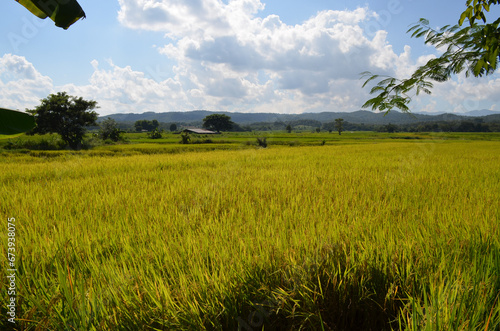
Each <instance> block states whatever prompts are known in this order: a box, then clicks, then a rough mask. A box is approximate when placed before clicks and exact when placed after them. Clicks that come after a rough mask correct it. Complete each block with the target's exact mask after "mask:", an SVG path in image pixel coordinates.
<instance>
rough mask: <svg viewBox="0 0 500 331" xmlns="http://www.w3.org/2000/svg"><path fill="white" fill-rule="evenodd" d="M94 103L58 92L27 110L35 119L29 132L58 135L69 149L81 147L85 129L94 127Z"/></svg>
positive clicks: (95, 103)
mask: <svg viewBox="0 0 500 331" xmlns="http://www.w3.org/2000/svg"><path fill="white" fill-rule="evenodd" d="M95 108H97V102H96V101H92V100H90V101H88V100H84V99H83V98H81V97H80V98H77V97H74V96H70V95H68V94H66V92H58V93H57V94H51V95H49V96H48V97H47V98H45V99H42V100H41V104H40V105H39V106H38V107H36V108H35V109H29V110H27V112H28V113H30V114H32V115H33V116H34V117H35V122H36V127H35V128H34V129H33V130H32V131H31V133H33V134H35V133H38V134H45V133H58V134H60V135H61V138H62V140H63V141H64V142H66V143H67V144H68V145H69V147H70V148H72V149H78V148H79V147H80V146H81V143H82V140H83V136H84V135H85V131H86V130H85V127H86V126H91V125H96V120H97V113H96V112H95V111H93V110H94V109H95Z"/></svg>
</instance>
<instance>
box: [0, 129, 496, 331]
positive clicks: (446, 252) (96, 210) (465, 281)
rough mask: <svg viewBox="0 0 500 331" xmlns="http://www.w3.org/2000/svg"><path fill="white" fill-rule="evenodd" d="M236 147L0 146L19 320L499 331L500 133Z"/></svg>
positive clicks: (54, 325) (0, 188) (60, 324)
mask: <svg viewBox="0 0 500 331" xmlns="http://www.w3.org/2000/svg"><path fill="white" fill-rule="evenodd" d="M297 139H299V138H297ZM214 145H216V144H214ZM222 145H224V144H222ZM229 145H231V144H226V145H224V146H225V147H222V148H220V149H218V148H210V149H207V150H203V148H208V147H206V146H208V145H203V146H202V147H201V150H200V149H195V148H194V147H190V148H193V150H189V149H185V150H178V151H177V152H175V153H173V152H167V151H166V150H163V152H162V151H157V152H155V153H153V152H150V153H148V152H143V151H144V150H148V149H150V150H155V149H162V148H174V147H176V148H181V145H176V144H174V145H171V146H170V145H164V146H163V145H154V144H150V145H147V144H144V145H143V146H142V145H140V144H139V145H133V144H132V145H129V146H126V147H120V146H115V147H110V148H107V147H106V148H104V147H103V150H102V151H101V152H99V149H96V150H93V151H82V152H80V153H72V152H71V153H70V152H68V153H65V151H61V152H58V151H52V152H51V151H39V152H37V153H38V154H37V153H32V154H30V153H24V154H23V153H12V154H3V155H2V156H1V157H0V216H1V217H2V219H3V220H4V224H5V223H6V222H7V220H8V219H10V218H15V222H16V232H15V238H16V246H15V247H16V251H15V253H16V260H15V267H16V269H17V272H16V300H17V301H16V304H17V306H16V324H15V326H16V328H17V329H18V330H264V329H265V330H498V329H500V303H499V301H500V294H499V293H500V228H499V226H500V208H499V201H500V166H499V165H500V143H499V142H498V141H479V140H476V141H472V140H434V139H423V140H415V141H406V140H393V139H384V140H377V141H374V142H369V141H363V142H361V143H346V144H332V143H327V144H325V145H324V146H321V145H319V144H318V145H311V146H297V147H290V146H286V145H271V146H270V147H269V148H266V149H258V148H255V147H253V146H246V147H245V148H243V147H241V148H240V147H238V148H230V147H229ZM234 145H235V144H232V146H234ZM134 146H135V147H134ZM162 146H163V147H162ZM169 146H170V147H169ZM200 146H201V145H200ZM112 148H115V149H120V148H123V149H127V150H128V152H129V153H122V152H116V151H113V150H112ZM133 148H136V150H135V152H137V153H134V152H131V150H133ZM195 150H196V152H195ZM44 153H45V154H44ZM47 153H48V154H47ZM50 153H54V155H52V156H50V155H49V154H50ZM48 155H49V156H48ZM0 238H1V241H2V245H0V247H1V254H0V256H1V257H0V261H1V265H2V269H1V270H0V277H1V279H2V283H3V284H2V285H1V286H2V291H1V292H0V293H1V294H0V295H1V301H2V302H8V300H9V298H10V296H9V295H8V294H7V291H6V290H5V289H7V288H8V286H9V284H8V278H7V276H8V271H7V269H8V267H5V266H6V265H7V264H8V261H7V256H8V251H7V248H8V246H7V243H8V236H7V228H6V227H5V226H4V230H3V231H2V232H1V235H0ZM7 312H8V308H7V306H6V305H4V304H2V307H1V315H2V317H1V320H0V328H3V327H8V326H12V324H11V323H10V322H8V320H7V316H8V315H7Z"/></svg>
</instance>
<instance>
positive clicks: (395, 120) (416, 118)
mask: <svg viewBox="0 0 500 331" xmlns="http://www.w3.org/2000/svg"><path fill="white" fill-rule="evenodd" d="M211 114H226V115H228V116H230V117H231V120H232V121H233V122H235V123H238V124H240V125H246V124H251V123H259V122H285V123H286V122H291V121H297V120H315V121H319V122H322V123H328V122H333V121H334V120H335V119H337V118H343V119H344V121H347V122H350V123H357V124H361V123H363V124H381V125H384V124H389V123H392V124H410V123H418V122H441V121H445V122H453V121H467V120H471V119H472V118H481V119H482V120H483V122H486V123H487V122H493V121H500V112H493V111H489V110H477V111H472V112H468V113H462V114H460V115H457V114H449V113H444V114H432V115H429V114H423V113H410V114H408V113H401V112H398V111H391V112H389V113H387V114H385V113H380V112H379V113H376V112H371V111H366V110H359V111H355V112H351V113H345V112H321V113H302V114H277V113H232V112H223V111H222V112H214V111H208V110H194V111H186V112H181V111H175V112H174V111H172V112H165V113H155V112H146V113H142V114H134V113H128V114H112V115H107V116H101V117H100V118H99V120H104V119H106V118H112V119H114V120H115V121H117V122H128V123H134V122H135V121H138V120H149V121H151V120H158V122H163V123H183V124H189V123H201V122H202V121H203V119H204V118H205V117H206V116H208V115H211Z"/></svg>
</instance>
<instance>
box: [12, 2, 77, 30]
mask: <svg viewBox="0 0 500 331" xmlns="http://www.w3.org/2000/svg"><path fill="white" fill-rule="evenodd" d="M16 1H17V2H18V3H20V4H21V5H23V6H24V7H26V9H28V10H29V11H30V12H31V13H32V14H33V15H35V16H38V17H39V18H41V19H45V18H47V17H50V19H51V20H53V21H54V22H55V24H56V26H58V27H61V28H63V29H65V30H66V29H68V28H69V27H70V26H71V25H72V24H73V23H75V22H76V21H78V20H79V19H80V18H85V12H84V11H83V9H82V7H80V5H79V4H78V2H77V1H76V0H50V1H47V0H16Z"/></svg>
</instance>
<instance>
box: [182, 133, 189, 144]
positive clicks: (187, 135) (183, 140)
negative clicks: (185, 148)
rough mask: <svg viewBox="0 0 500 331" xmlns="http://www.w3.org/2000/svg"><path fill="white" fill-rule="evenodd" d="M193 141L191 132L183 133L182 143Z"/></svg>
mask: <svg viewBox="0 0 500 331" xmlns="http://www.w3.org/2000/svg"><path fill="white" fill-rule="evenodd" d="M190 142H191V135H190V134H189V132H183V133H181V141H180V143H181V144H189V143H190Z"/></svg>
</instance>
